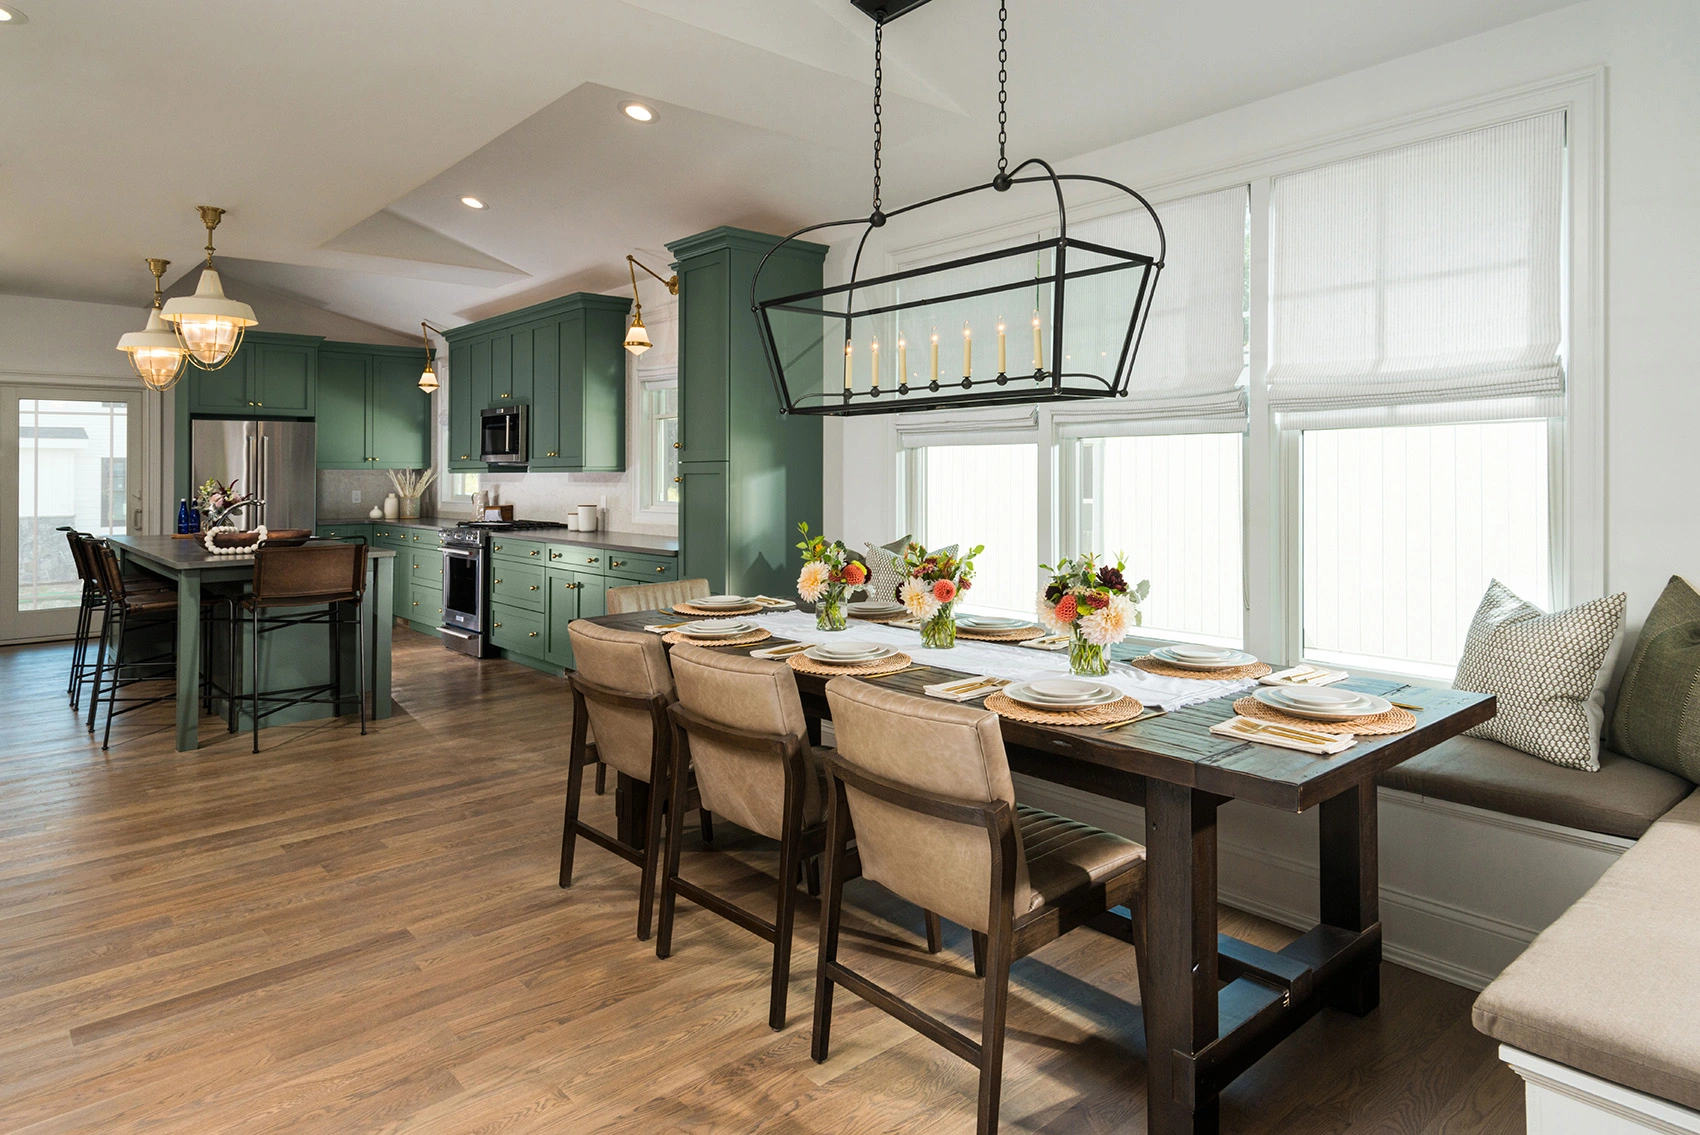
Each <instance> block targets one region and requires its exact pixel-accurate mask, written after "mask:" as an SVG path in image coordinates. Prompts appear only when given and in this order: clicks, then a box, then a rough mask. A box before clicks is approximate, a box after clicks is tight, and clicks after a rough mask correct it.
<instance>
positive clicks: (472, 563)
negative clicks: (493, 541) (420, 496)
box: [438, 520, 560, 658]
mask: <svg viewBox="0 0 1700 1135" xmlns="http://www.w3.org/2000/svg"><path fill="white" fill-rule="evenodd" d="M558 527H560V525H559V524H558V523H556V522H551V521H546V520H501V521H496V520H463V521H461V522H460V523H459V524H457V525H456V526H455V527H453V528H443V529H439V530H438V535H440V536H441V537H442V540H443V625H442V627H441V630H442V632H443V645H444V646H445V647H447V648H448V649H449V650H454V651H458V652H459V653H461V654H467V655H471V656H472V657H473V658H489V657H492V656H493V655H494V654H495V653H496V651H495V648H494V647H492V646H491V645H490V586H489V578H490V534H491V533H492V532H524V531H527V530H530V529H536V528H558Z"/></svg>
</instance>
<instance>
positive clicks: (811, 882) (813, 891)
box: [803, 855, 821, 899]
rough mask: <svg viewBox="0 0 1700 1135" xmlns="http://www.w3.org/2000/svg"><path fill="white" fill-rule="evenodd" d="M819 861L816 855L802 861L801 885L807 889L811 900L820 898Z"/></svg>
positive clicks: (819, 858)
mask: <svg viewBox="0 0 1700 1135" xmlns="http://www.w3.org/2000/svg"><path fill="white" fill-rule="evenodd" d="M820 860H821V857H820V856H818V855H811V856H809V857H808V858H807V859H805V860H803V885H804V886H805V887H807V888H808V889H809V895H810V897H812V898H817V899H818V898H820Z"/></svg>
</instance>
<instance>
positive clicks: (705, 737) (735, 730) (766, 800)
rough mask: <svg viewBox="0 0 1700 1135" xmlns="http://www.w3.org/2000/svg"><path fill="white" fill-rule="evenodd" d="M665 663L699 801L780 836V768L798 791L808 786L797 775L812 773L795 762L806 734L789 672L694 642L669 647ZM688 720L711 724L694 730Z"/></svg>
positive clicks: (778, 665) (783, 793)
mask: <svg viewBox="0 0 1700 1135" xmlns="http://www.w3.org/2000/svg"><path fill="white" fill-rule="evenodd" d="M671 660H672V663H673V680H674V681H675V682H677V683H678V686H679V706H678V708H680V709H683V710H685V711H687V714H686V715H681V714H679V713H677V712H675V713H674V720H676V721H678V722H680V725H681V727H682V728H684V729H685V731H686V733H687V735H688V736H689V738H690V748H691V768H692V769H693V770H694V771H695V773H696V781H697V790H698V791H699V792H700V793H701V794H702V806H703V807H704V808H706V809H707V810H708V811H710V812H712V813H713V814H715V815H716V816H725V817H726V818H727V819H729V820H731V821H732V822H733V823H735V824H739V825H742V826H743V827H746V828H748V829H749V830H751V831H753V832H756V833H758V834H760V835H764V836H767V837H768V838H770V839H781V838H783V836H784V834H785V796H786V787H787V785H786V766H787V764H788V763H790V764H792V770H791V777H792V779H793V782H794V783H795V784H796V786H797V787H798V788H800V789H805V790H806V788H807V785H806V784H805V783H804V782H803V781H801V780H800V779H797V778H799V777H801V776H805V775H806V776H813V775H814V773H813V772H809V771H806V770H805V769H804V767H803V763H802V757H803V753H804V751H805V750H806V749H807V747H808V743H809V740H808V738H809V734H808V723H807V722H806V721H804V719H803V700H802V698H801V697H800V696H799V695H798V693H797V677H796V674H795V673H793V671H792V670H791V667H789V666H787V665H785V664H784V663H783V662H767V661H763V660H762V659H759V658H751V657H749V656H748V655H743V654H725V653H721V652H719V651H715V650H711V649H708V648H706V647H701V646H689V645H681V646H676V647H674V648H673V654H672V659H671ZM693 718H694V719H697V720H699V721H702V722H706V723H708V724H710V725H712V726H715V727H716V728H714V729H711V730H704V729H696V730H693V729H692V728H691V719H693ZM801 803H802V797H801V796H799V798H798V804H799V807H800V806H801Z"/></svg>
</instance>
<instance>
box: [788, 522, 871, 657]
mask: <svg viewBox="0 0 1700 1135" xmlns="http://www.w3.org/2000/svg"><path fill="white" fill-rule="evenodd" d="M797 531H799V532H801V533H802V534H803V539H802V540H801V541H799V542H798V544H797V548H798V549H799V550H800V551H801V552H802V553H803V570H802V572H801V573H800V574H799V575H798V576H797V594H798V596H799V597H801V598H802V600H803V602H805V603H813V604H814V605H815V629H817V630H823V631H841V630H843V629H844V628H845V627H846V626H848V625H849V621H848V619H847V617H846V616H845V612H844V598H845V596H846V595H847V594H848V593H849V592H850V589H851V588H854V587H860V586H861V585H862V584H864V583H866V582H867V580H868V569H867V568H866V567H865V566H863V565H862V563H861V562H860V561H858V560H856V559H853V558H852V557H851V555H850V549H849V548H846V547H845V546H844V541H842V540H833V541H830V542H829V541H828V540H827V539H826V537H824V536H810V535H809V526H808V524H807V523H803V524H799V525H797Z"/></svg>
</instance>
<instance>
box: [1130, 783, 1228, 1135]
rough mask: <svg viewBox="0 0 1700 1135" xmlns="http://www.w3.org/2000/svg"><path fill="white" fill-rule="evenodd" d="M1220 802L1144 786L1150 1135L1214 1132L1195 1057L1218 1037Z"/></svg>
mask: <svg viewBox="0 0 1700 1135" xmlns="http://www.w3.org/2000/svg"><path fill="white" fill-rule="evenodd" d="M1220 803H1221V801H1220V798H1218V797H1215V796H1210V795H1207V794H1205V793H1202V792H1197V791H1195V790H1193V789H1191V788H1187V787H1186V786H1184V785H1178V784H1169V783H1167V782H1164V781H1151V782H1150V783H1149V784H1148V785H1147V787H1146V791H1145V846H1146V857H1147V859H1146V884H1145V886H1146V898H1145V907H1146V910H1147V911H1148V912H1149V914H1148V917H1149V924H1148V929H1147V934H1146V942H1147V945H1146V954H1147V960H1146V967H1147V971H1148V972H1149V974H1150V980H1149V989H1148V991H1147V993H1148V996H1149V1001H1148V1002H1147V1004H1146V1005H1145V1006H1144V1013H1145V1049H1146V1073H1145V1083H1146V1114H1147V1119H1148V1130H1149V1131H1150V1133H1151V1135H1214V1133H1215V1131H1216V1129H1217V1115H1218V1108H1217V1102H1216V1096H1215V1093H1214V1092H1213V1091H1210V1090H1205V1091H1204V1092H1203V1094H1202V1096H1201V1094H1200V1087H1199V1083H1198V1077H1197V1074H1196V1070H1195V1068H1194V1065H1193V1062H1192V1059H1191V1057H1192V1055H1193V1054H1194V1053H1196V1052H1198V1051H1199V1050H1200V1049H1202V1048H1203V1047H1204V1046H1205V1045H1207V1044H1209V1043H1210V1042H1211V1041H1213V1040H1215V1039H1216V1031H1217V1025H1218V1022H1217V1003H1216V808H1217V805H1218V804H1220Z"/></svg>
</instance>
